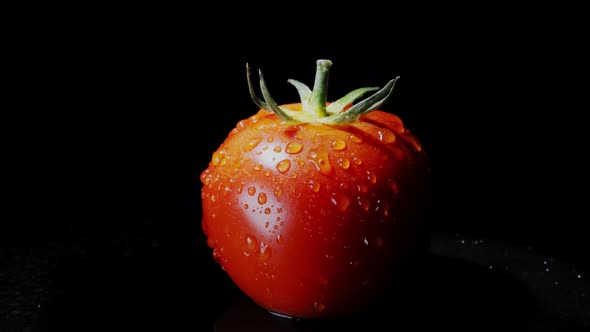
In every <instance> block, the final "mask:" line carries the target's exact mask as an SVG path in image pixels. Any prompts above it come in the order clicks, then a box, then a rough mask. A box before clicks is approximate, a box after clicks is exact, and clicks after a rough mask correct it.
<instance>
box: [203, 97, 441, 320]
mask: <svg viewBox="0 0 590 332" xmlns="http://www.w3.org/2000/svg"><path fill="white" fill-rule="evenodd" d="M282 107H286V108H289V109H291V110H299V109H300V107H301V105H300V104H289V105H282ZM429 177H430V169H429V163H428V159H427V156H426V154H425V153H424V151H423V150H422V148H421V146H420V143H419V142H418V141H417V140H416V138H415V137H414V136H413V135H412V134H411V133H410V132H409V131H408V130H406V129H405V128H404V126H403V124H402V122H401V120H400V119H399V118H398V117H397V116H395V115H393V114H390V113H386V112H382V111H379V110H375V111H372V112H370V113H368V114H365V115H363V116H362V117H361V118H360V119H359V120H358V121H356V122H354V123H351V124H344V125H323V124H312V123H297V124H293V123H287V122H285V121H282V120H280V119H279V118H278V117H277V116H276V115H275V114H273V113H271V112H268V111H266V110H260V111H259V112H258V113H257V114H256V115H254V116H252V117H250V118H248V119H245V120H242V121H240V122H239V123H238V124H237V126H236V128H235V129H233V130H232V131H231V132H230V134H229V135H228V137H227V138H226V139H225V141H224V142H223V143H222V144H221V145H220V147H219V149H218V150H217V151H215V152H214V153H213V157H212V160H211V162H210V163H209V166H208V168H207V169H206V170H204V171H203V172H202V174H201V181H202V183H203V187H202V193H201V196H202V207H203V218H202V228H203V231H204V232H205V234H206V236H207V243H208V245H209V246H210V247H211V248H212V249H213V256H214V257H215V259H216V260H217V261H218V262H219V263H220V265H221V267H222V268H223V269H224V270H225V271H226V272H227V273H228V275H229V276H230V278H231V279H232V280H233V281H234V282H235V284H236V285H237V286H238V287H239V288H240V289H241V290H242V291H243V292H244V293H245V294H246V295H248V296H249V297H250V298H251V299H252V300H253V301H254V302H256V303H257V304H259V305H260V306H261V307H263V308H265V309H267V310H269V311H271V312H274V313H278V314H282V315H287V316H292V317H300V318H311V317H328V316H342V315H348V314H351V313H354V312H356V311H358V310H360V309H362V308H363V307H364V306H365V305H367V304H368V303H370V302H371V301H372V300H373V299H375V297H376V296H378V295H379V294H380V293H381V292H382V291H383V289H384V288H385V287H386V286H387V284H388V283H389V282H391V281H392V279H391V277H392V276H393V274H394V273H396V272H397V271H396V269H397V268H399V267H398V266H401V265H400V264H401V263H402V262H404V260H406V259H408V258H410V257H413V256H414V255H415V254H416V253H417V252H421V251H425V250H426V248H427V245H428V244H427V243H428V231H427V230H428V218H427V217H426V215H425V212H426V208H427V207H428V197H429V196H428V189H429Z"/></svg>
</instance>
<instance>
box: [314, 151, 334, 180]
mask: <svg viewBox="0 0 590 332" xmlns="http://www.w3.org/2000/svg"><path fill="white" fill-rule="evenodd" d="M309 159H310V161H311V162H312V164H313V165H314V166H315V167H316V169H317V170H318V171H319V172H320V173H322V174H324V175H331V174H332V165H331V164H330V160H329V159H328V153H327V152H326V151H311V152H310V154H309Z"/></svg>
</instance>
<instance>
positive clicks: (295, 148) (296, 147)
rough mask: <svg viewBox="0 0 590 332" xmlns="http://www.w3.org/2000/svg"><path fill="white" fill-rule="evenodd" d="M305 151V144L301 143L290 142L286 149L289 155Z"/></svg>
mask: <svg viewBox="0 0 590 332" xmlns="http://www.w3.org/2000/svg"><path fill="white" fill-rule="evenodd" d="M301 150H303V144H301V143H299V142H289V144H287V146H286V147H285V152H287V153H288V154H297V153H299V152H301Z"/></svg>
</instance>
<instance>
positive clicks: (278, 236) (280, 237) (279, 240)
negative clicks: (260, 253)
mask: <svg viewBox="0 0 590 332" xmlns="http://www.w3.org/2000/svg"><path fill="white" fill-rule="evenodd" d="M281 240H282V236H281V234H280V233H279V234H277V243H281Z"/></svg>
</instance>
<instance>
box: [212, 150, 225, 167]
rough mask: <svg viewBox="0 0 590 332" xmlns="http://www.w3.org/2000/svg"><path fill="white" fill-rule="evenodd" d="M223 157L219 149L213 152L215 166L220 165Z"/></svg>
mask: <svg viewBox="0 0 590 332" xmlns="http://www.w3.org/2000/svg"><path fill="white" fill-rule="evenodd" d="M222 158H223V156H222V155H221V153H220V152H219V151H215V152H213V156H212V157H211V163H213V165H214V166H218V165H219V162H220V161H221V159H222Z"/></svg>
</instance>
